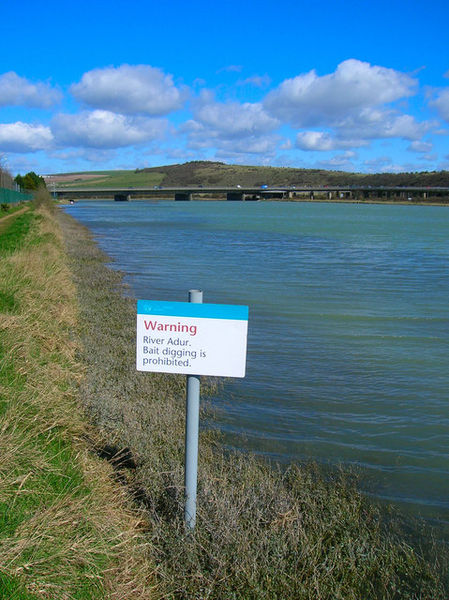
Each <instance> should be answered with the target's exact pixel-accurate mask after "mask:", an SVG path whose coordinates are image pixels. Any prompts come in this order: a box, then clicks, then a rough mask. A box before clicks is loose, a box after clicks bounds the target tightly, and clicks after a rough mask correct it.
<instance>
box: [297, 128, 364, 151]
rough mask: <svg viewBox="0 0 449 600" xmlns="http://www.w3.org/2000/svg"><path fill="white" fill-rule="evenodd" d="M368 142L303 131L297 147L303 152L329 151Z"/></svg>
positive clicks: (319, 132) (299, 135)
mask: <svg viewBox="0 0 449 600" xmlns="http://www.w3.org/2000/svg"><path fill="white" fill-rule="evenodd" d="M366 144H367V142H365V141H363V140H355V139H338V138H336V137H335V136H332V135H331V134H329V133H327V132H324V131H303V132H300V133H298V135H297V136H296V147H297V148H300V149H301V150H316V151H321V152H324V151H329V150H337V149H342V148H354V147H359V146H364V145H366Z"/></svg>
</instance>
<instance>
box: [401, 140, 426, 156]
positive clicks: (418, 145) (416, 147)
mask: <svg viewBox="0 0 449 600" xmlns="http://www.w3.org/2000/svg"><path fill="white" fill-rule="evenodd" d="M407 150H411V151H412V152H420V153H421V152H422V153H423V154H426V153H427V152H430V151H431V150H432V144H430V143H429V142H419V141H415V142H412V143H411V144H410V146H409V147H408V148H407Z"/></svg>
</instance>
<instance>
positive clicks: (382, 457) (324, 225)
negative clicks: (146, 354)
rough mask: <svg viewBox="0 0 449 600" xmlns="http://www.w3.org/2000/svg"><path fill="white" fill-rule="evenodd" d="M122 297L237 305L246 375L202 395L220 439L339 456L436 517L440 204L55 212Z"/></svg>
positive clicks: (448, 418)
mask: <svg viewBox="0 0 449 600" xmlns="http://www.w3.org/2000/svg"><path fill="white" fill-rule="evenodd" d="M66 210H67V212H69V213H70V214H72V215H73V216H74V217H76V218H77V219H78V220H80V221H81V222H82V223H84V224H85V225H86V226H88V227H89V228H90V229H91V231H92V232H93V233H94V234H95V237H96V239H97V240H98V242H99V244H100V246H101V247H102V248H103V249H104V250H105V251H106V252H107V253H108V254H109V255H110V256H111V257H113V259H114V266H115V267H116V268H119V269H121V270H123V271H125V272H126V274H127V282H128V283H129V284H130V285H131V289H132V292H133V293H134V294H135V296H136V298H142V299H151V300H171V301H187V291H188V290H189V289H191V288H198V289H202V290H204V301H205V302H214V303H221V304H246V305H248V306H249V310H250V321H249V339H248V361H247V375H246V377H245V379H232V380H228V381H226V382H225V386H224V390H223V391H222V392H220V394H219V395H217V397H216V398H213V403H214V405H215V406H216V407H217V409H218V426H219V427H220V429H221V430H222V431H223V432H224V433H225V440H226V443H227V444H228V445H229V446H230V447H233V448H245V449H246V448H249V449H251V450H253V451H255V452H260V453H263V454H266V455H268V456H270V457H272V458H275V459H279V460H281V461H291V460H297V461H303V460H317V461H319V462H321V463H324V464H326V465H331V466H334V465H337V464H343V465H345V466H346V467H349V466H351V467H355V468H356V469H357V470H358V471H360V473H361V475H362V480H361V485H362V488H363V489H364V490H365V491H366V493H368V494H372V495H374V496H375V497H377V498H381V499H386V500H390V501H393V502H395V503H396V504H400V505H402V508H406V509H409V510H410V511H411V512H412V513H414V514H421V515H423V516H426V517H428V518H438V519H442V520H444V521H446V522H448V521H449V494H448V491H449V461H448V459H449V403H448V397H449V368H448V367H449V359H448V356H449V355H448V341H449V272H448V266H449V209H448V208H445V207H438V206H393V205H362V204H327V203H277V202H272V203H269V202H246V203H243V202H173V201H157V202H152V201H136V202H131V203H128V202H122V203H117V202H115V203H114V202H107V201H83V202H78V203H77V204H75V205H73V206H69V207H67V209H66Z"/></svg>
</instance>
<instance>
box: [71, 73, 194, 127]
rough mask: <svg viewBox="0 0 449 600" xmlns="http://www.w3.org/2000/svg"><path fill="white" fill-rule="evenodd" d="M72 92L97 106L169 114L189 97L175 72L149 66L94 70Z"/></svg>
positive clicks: (147, 113)
mask: <svg viewBox="0 0 449 600" xmlns="http://www.w3.org/2000/svg"><path fill="white" fill-rule="evenodd" d="M70 91H71V93H72V94H73V95H74V96H75V98H77V99H78V100H80V101H82V102H84V103H85V104H88V105H89V106H91V107H93V108H99V109H104V110H109V111H112V112H117V113H122V114H127V115H139V114H141V115H151V116H161V115H167V114H168V113H170V112H173V111H175V110H178V109H180V108H182V106H183V103H184V101H185V96H186V94H185V90H184V89H179V88H177V87H176V86H175V84H174V83H173V77H172V76H171V75H166V74H164V73H163V71H161V70H160V69H157V68H155V67H151V66H149V65H121V66H120V67H117V68H114V67H107V68H104V69H94V70H93V71H88V72H87V73H84V75H83V77H82V78H81V81H80V82H79V83H76V84H73V85H72V86H71V88H70Z"/></svg>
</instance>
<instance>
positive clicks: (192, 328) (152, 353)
mask: <svg viewBox="0 0 449 600" xmlns="http://www.w3.org/2000/svg"><path fill="white" fill-rule="evenodd" d="M247 334H248V307H247V306H238V305H231V304H200V303H193V302H160V301H156V300H155V301H153V300H138V301H137V370H138V371H156V372H161V373H183V374H185V375H213V376H221V377H244V376H245V368H246V346H247Z"/></svg>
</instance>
